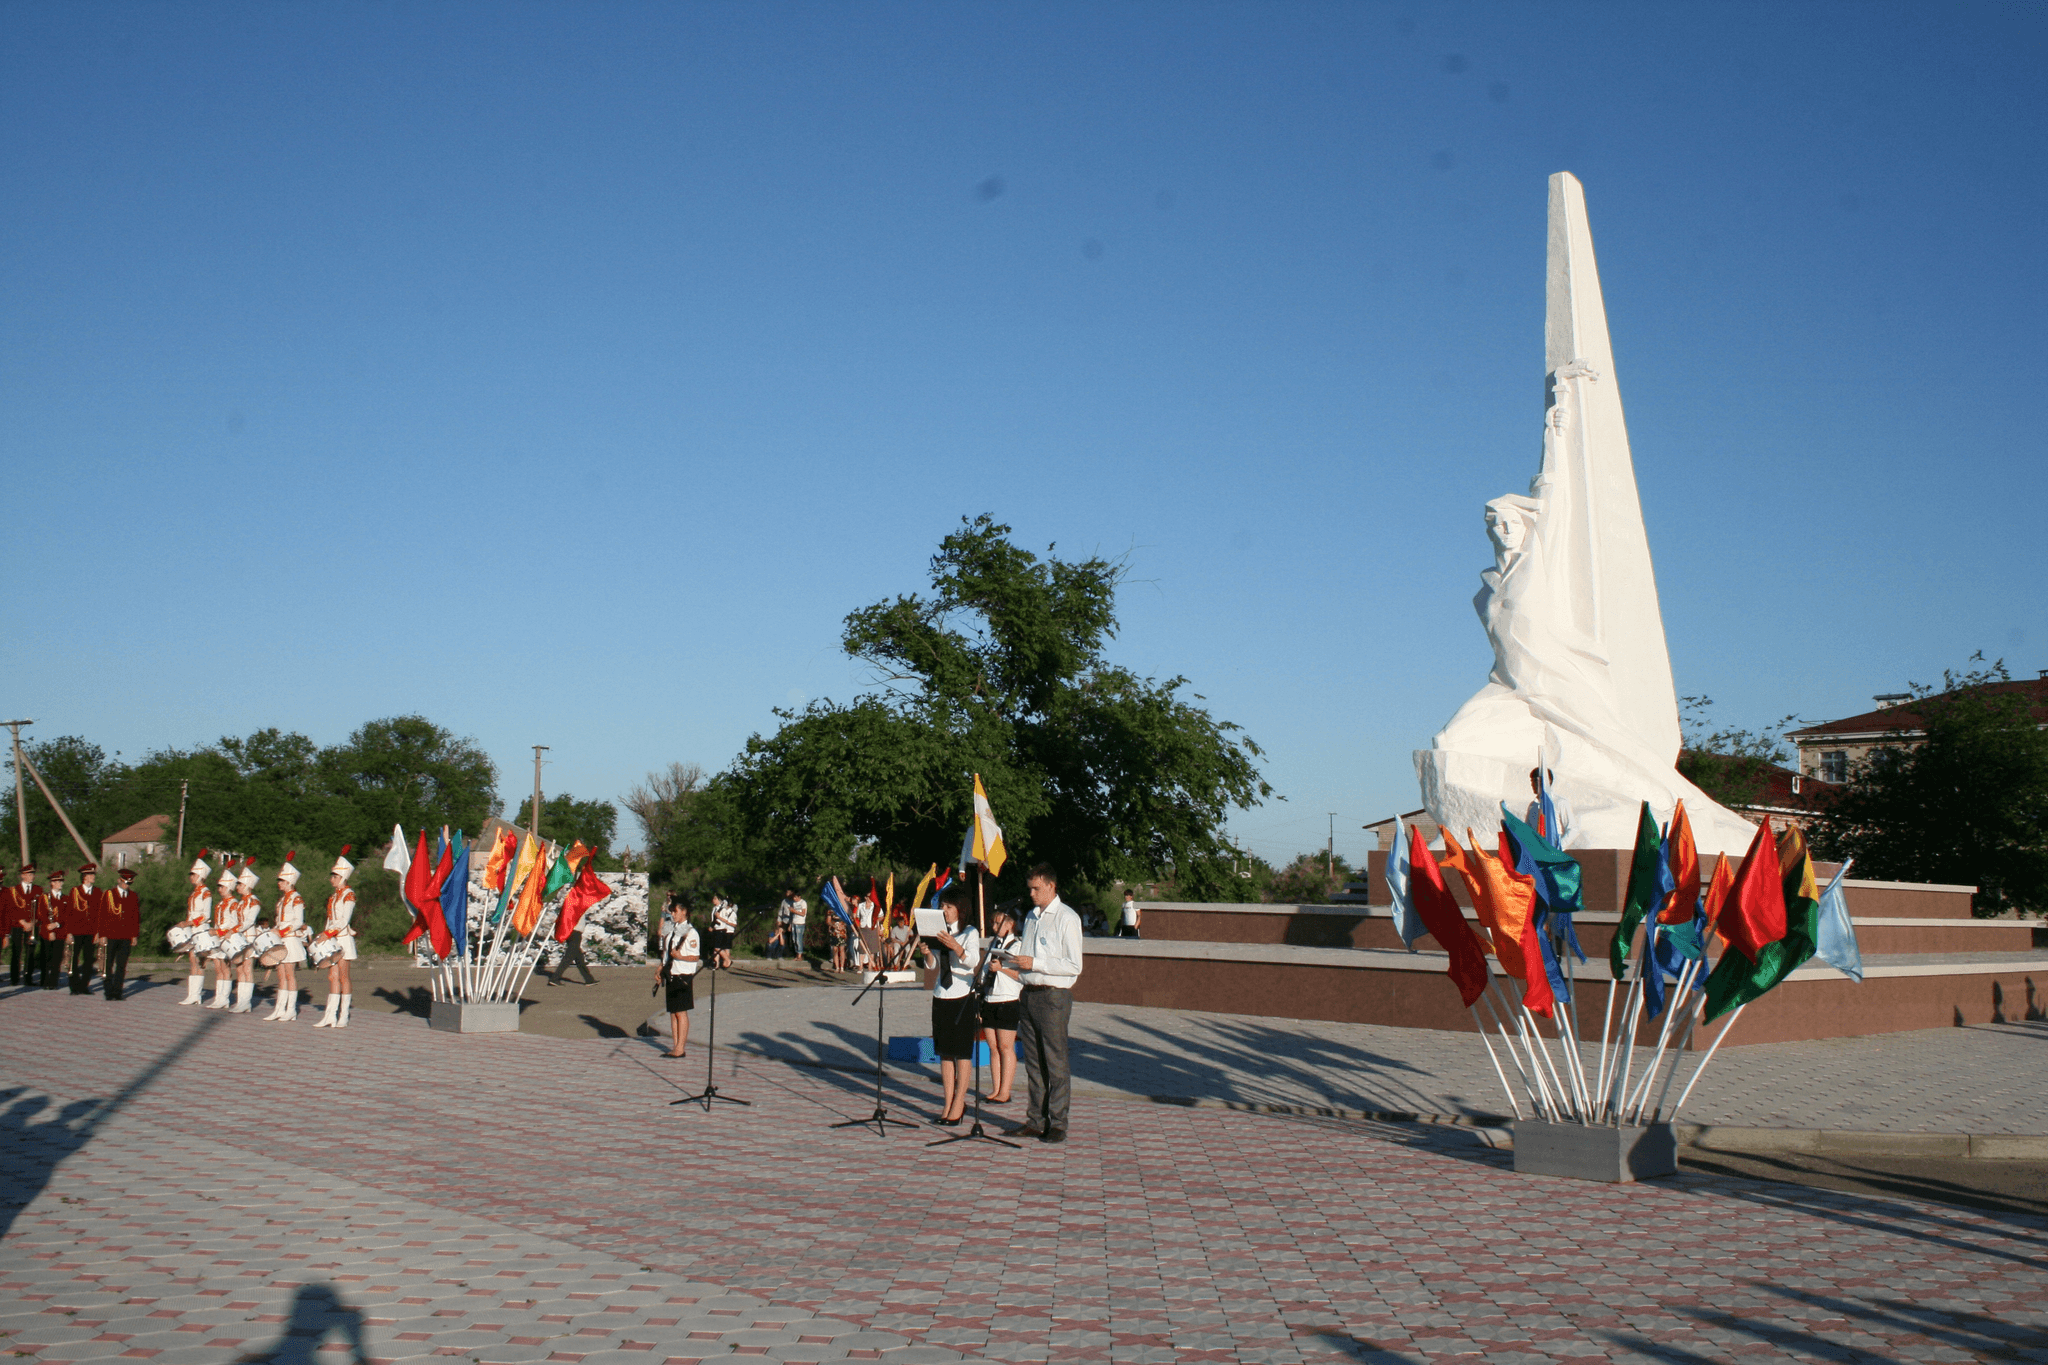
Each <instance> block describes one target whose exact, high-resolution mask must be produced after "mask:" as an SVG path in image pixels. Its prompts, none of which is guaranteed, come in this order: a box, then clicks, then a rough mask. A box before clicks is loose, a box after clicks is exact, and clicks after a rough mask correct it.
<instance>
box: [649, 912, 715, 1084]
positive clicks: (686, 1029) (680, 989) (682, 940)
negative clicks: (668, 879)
mask: <svg viewBox="0 0 2048 1365" xmlns="http://www.w3.org/2000/svg"><path fill="white" fill-rule="evenodd" d="M702 965H704V964H703V955H702V954H701V953H700V952H699V951H698V947H697V930H696V929H695V928H694V927H692V925H691V924H690V903H689V902H688V901H686V900H684V899H683V898H682V897H680V896H677V895H673V894H671V895H670V896H669V902H668V923H666V924H664V925H662V926H661V977H660V980H661V983H662V987H663V989H664V991H665V992H666V994H667V997H668V998H667V999H666V1000H665V1001H664V1002H663V1003H664V1004H665V1005H666V1006H667V1007H668V1029H669V1049H668V1051H667V1052H665V1053H663V1054H662V1055H663V1056H666V1057H681V1056H683V1055H684V1054H685V1053H687V1052H688V1051H689V1050H690V1011H691V1010H692V1009H693V1008H695V1007H696V1004H697V997H696V984H697V969H698V968H699V967H701V966H702Z"/></svg>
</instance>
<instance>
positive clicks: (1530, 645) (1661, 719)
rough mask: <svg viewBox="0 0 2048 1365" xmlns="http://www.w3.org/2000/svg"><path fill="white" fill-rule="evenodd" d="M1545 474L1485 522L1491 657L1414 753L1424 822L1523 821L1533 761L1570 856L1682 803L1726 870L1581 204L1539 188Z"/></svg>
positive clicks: (1617, 839)
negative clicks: (1684, 767) (1693, 767)
mask: <svg viewBox="0 0 2048 1365" xmlns="http://www.w3.org/2000/svg"><path fill="white" fill-rule="evenodd" d="M1547 293H1548V297H1547V300H1546V308H1545V316H1544V343H1545V352H1546V355H1545V362H1546V363H1545V369H1546V371H1547V372H1548V380H1547V385H1546V387H1547V393H1546V398H1545V412H1544V422H1543V464H1542V467H1541V469H1540V470H1539V471H1538V472H1537V474H1536V477H1535V479H1534V480H1533V481H1532V482H1531V483H1530V485H1529V492H1528V495H1527V496H1523V495H1521V494H1515V493H1510V494H1507V495H1505V496H1503V497H1498V498H1495V499H1494V500H1493V501H1492V502H1489V503H1488V504H1486V530H1487V535H1488V536H1489V538H1491V540H1492V541H1493V557H1494V563H1493V567H1492V568H1490V569H1487V570H1486V571H1485V572H1483V573H1482V574H1480V582H1481V584H1482V586H1481V588H1480V590H1479V595H1478V596H1477V597H1475V598H1474V599H1473V600H1472V605H1473V607H1474V608H1475V609H1476V610H1477V611H1478V613H1479V619H1480V620H1481V621H1482V622H1483V623H1484V624H1485V626H1486V635H1487V638H1488V639H1489V640H1490V641H1491V642H1492V644H1493V671H1492V674H1491V675H1490V676H1489V678H1488V680H1487V683H1486V686H1484V687H1482V688H1481V689H1480V690H1479V692H1478V694H1477V695H1475V696H1474V697H1473V698H1472V699H1471V700H1470V701H1468V702H1466V703H1465V704H1464V705H1463V706H1461V707H1459V708H1458V711H1457V714H1455V715H1453V716H1452V717H1451V719H1450V723H1449V724H1447V725H1445V726H1444V728H1443V729H1442V730H1440V731H1438V732H1437V734H1436V737H1435V738H1434V739H1433V740H1431V742H1430V747H1429V748H1427V749H1419V750H1417V751H1416V753H1415V771H1416V776H1417V777H1418V778H1419V779H1420V780H1421V783H1422V798H1423V804H1424V805H1425V806H1427V807H1428V809H1429V813H1430V815H1431V817H1433V818H1434V819H1436V820H1437V821H1438V822H1439V823H1441V824H1442V825H1443V826H1444V827H1446V828H1448V829H1453V830H1464V829H1466V828H1468V827H1469V828H1471V829H1473V830H1475V831H1479V832H1481V833H1484V832H1486V831H1489V830H1493V829H1495V828H1497V827H1498V826H1499V824H1500V807H1501V803H1502V802H1506V803H1507V805H1508V807H1509V809H1511V810H1513V811H1514V812H1515V813H1516V814H1517V815H1519V814H1521V813H1522V812H1523V811H1524V810H1525V809H1526V808H1527V805H1528V802H1529V799H1530V791H1529V770H1530V769H1531V768H1533V767H1535V766H1536V765H1537V762H1538V758H1539V756H1541V759H1542V761H1543V762H1544V763H1546V764H1547V765H1548V766H1549V767H1550V769H1551V770H1552V772H1553V773H1554V774H1555V777H1556V784H1557V789H1558V792H1559V793H1560V795H1562V796H1563V797H1564V798H1565V799H1566V800H1567V801H1568V802H1569V803H1570V805H1571V808H1572V811H1573V819H1572V823H1571V828H1570V830H1569V832H1568V834H1569V837H1568V839H1567V843H1568V845H1569V846H1570V847H1574V848H1629V847H1631V846H1633V845H1634V843H1635V834H1636V821H1637V811H1638V807H1639V805H1640V803H1641V802H1643V801H1645V800H1647V801H1648V802H1649V803H1650V807H1651V809H1652V811H1653V812H1655V813H1656V815H1657V817H1658V818H1659V819H1660V820H1662V819H1668V818H1669V817H1670V813H1671V808H1672V806H1673V805H1675V804H1676V803H1677V801H1678V800H1679V799H1680V798H1681V797H1682V798H1684V800H1685V809H1686V814H1687V816H1688V817H1689V818H1690V819H1691V822H1692V827H1693V835H1694V837H1695V839H1696V840H1697V841H1698V845H1699V848H1700V851H1701V852H1703V853H1720V852H1726V853H1730V854H1740V853H1741V852H1742V851H1743V850H1744V849H1745V848H1747V847H1748V845H1749V841H1750V838H1751V836H1752V834H1753V833H1754V832H1755V827H1754V826H1753V825H1751V824H1750V823H1749V822H1748V821H1747V820H1745V819H1743V818H1742V817H1741V816H1739V815H1737V814H1735V813H1734V812H1733V811H1730V810H1728V809H1726V808H1725V807H1723V806H1720V805H1718V804H1716V803H1715V802H1714V801H1713V800H1712V799H1711V798H1709V797H1708V796H1707V795H1706V793H1704V792H1702V791H1701V790H1700V789H1699V788H1697V787H1695V786H1694V785H1693V784H1692V783H1690V782H1688V781H1686V780H1685V778H1683V777H1681V776H1680V775H1679V773H1678V770H1677V766H1676V764H1677V761H1678V751H1679V742H1680V741H1679V725H1678V696H1677V692H1676V689H1675V688H1674V687H1673V685H1672V681H1671V657H1670V654H1669V652H1668V650H1667V648H1666V646H1665V642H1664V618H1663V614H1662V612H1661V611H1660V610H1659V608H1658V605H1657V580H1656V575H1655V574H1654V572H1653V571H1652V569H1651V567H1650V543H1649V538H1648V536H1647V535H1646V533H1645V532H1644V530H1643V514H1642V505H1641V503H1640V502H1639V501H1638V500H1637V496H1636V478H1635V465H1634V463H1633V461H1632V460H1631V459H1630V456H1629V448H1628V429H1627V427H1626V426H1625V425H1624V423H1623V421H1622V413H1621V392H1620V389H1619V387H1618V386H1617V384H1616V381H1615V376H1614V356H1613V353H1612V350H1611V348H1610V346H1609V343H1608V338H1607V310H1606V306H1605V305H1604V303H1603V302H1602V300H1601V297H1600V278H1599V274H1598V272H1597V270H1596V268H1595V266H1594V261H1593V238H1592V234H1591V232H1590V231H1589V230H1588V228H1587V225H1586V197H1585V191H1584V189H1582V188H1581V187H1580V185H1579V182H1578V181H1577V180H1576V179H1575V178H1573V177H1572V176H1570V175H1568V174H1565V173H1563V172H1560V173H1558V174H1557V175H1553V176H1552V177H1550V249H1549V269H1548V291H1547Z"/></svg>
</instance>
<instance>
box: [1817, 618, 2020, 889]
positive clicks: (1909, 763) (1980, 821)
mask: <svg viewBox="0 0 2048 1365" xmlns="http://www.w3.org/2000/svg"><path fill="white" fill-rule="evenodd" d="M1983 657H1984V656H1983V654H1982V653H1981V652H1980V653H1978V654H1976V655H1973V656H1972V658H1971V662H1973V663H1980V664H1981V663H1982V660H1983ZM1910 690H1911V692H1912V693H1913V697H1914V700H1913V701H1911V702H1909V703H1905V704H1904V705H1906V706H1910V707H1911V708H1912V709H1913V710H1914V711H1917V712H1918V713H1919V716H1920V721H1921V726H1922V728H1923V729H1924V731H1925V736H1926V737H1925V739H1924V740H1923V741H1922V742H1920V743H1918V744H1914V745H1911V746H1910V747H1909V746H1905V745H1900V746H1896V747H1887V748H1882V749H1878V750H1876V751H1875V752H1874V753H1873V754H1872V755H1871V757H1870V759H1869V760H1868V761H1867V762H1865V763H1863V764H1861V765H1860V766H1859V767H1858V768H1857V769H1856V770H1855V771H1853V772H1852V773H1851V774H1850V778H1849V782H1848V783H1847V785H1846V786H1844V787H1842V788H1840V789H1838V790H1837V791H1836V792H1835V794H1834V795H1833V796H1832V797H1831V798H1830V800H1829V801H1828V804H1827V806H1826V808H1825V811H1824V814H1823V817H1822V819H1821V820H1820V821H1819V822H1818V824H1817V825H1816V826H1815V827H1814V828H1813V829H1812V830H1811V838H1812V842H1813V846H1814V849H1815V851H1816V852H1818V853H1819V854H1821V856H1823V857H1828V858H1854V859H1855V860H1856V875H1857V876H1859V877H1874V878H1878V879H1880V880H1885V881H1905V882H1947V883H1950V884H1952V885H1974V886H1976V887H1977V888H1978V892H1977V897H1976V911H1977V913H1978V914H1979V915H1995V914H1998V913H2000V912H2002V911H2006V910H2019V911H2022V912H2025V913H2028V914H2036V915H2039V914H2048V730H2043V729H2042V728H2041V725H2040V722H2039V721H2038V720H2037V719H2036V718H2035V716H2034V714H2033V708H2034V706H2035V705H2037V704H2038V703H2037V702H2036V701H2035V697H2036V696H2037V695H2038V693H2037V690H2036V689H2031V688H2026V687H2020V686H2014V685H2012V682H2011V675H2010V674H2009V673H2008V672H2007V671H2006V668H2005V662H2004V661H2003V660H1997V661H1994V662H1993V663H1991V664H1989V665H1985V666H1983V667H1978V668H1970V669H1964V670H1962V671H1960V672H1958V671H1956V670H1947V671H1945V672H1944V673H1943V686H1942V688H1941V690H1940V691H1938V692H1937V691H1936V690H1935V689H1933V688H1931V687H1926V686H1923V685H1920V684H1915V685H1913V686H1912V688H1911V689H1910Z"/></svg>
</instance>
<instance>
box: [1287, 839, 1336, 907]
mask: <svg viewBox="0 0 2048 1365" xmlns="http://www.w3.org/2000/svg"><path fill="white" fill-rule="evenodd" d="M1333 868H1334V871H1333V870H1332V869H1333ZM1352 875H1353V874H1352V870H1351V864H1350V863H1348V862H1346V861H1345V860H1344V859H1343V858H1342V857H1337V858H1331V857H1330V856H1329V855H1328V854H1327V853H1326V852H1324V851H1323V850H1322V849H1316V850H1314V851H1313V852H1309V853H1303V854H1300V855H1298V856H1297V857H1296V858H1295V859H1294V861H1293V862H1291V863H1289V864H1287V866H1285V867H1283V868H1280V869H1279V870H1278V871H1276V872H1275V873H1274V874H1273V878H1272V882H1271V885H1270V887H1269V889H1268V890H1267V893H1266V899H1268V900H1271V901H1278V902H1280V903H1282V904H1286V903H1288V902H1293V903H1294V904H1297V905H1328V904H1329V903H1330V897H1332V896H1334V895H1336V894H1337V893H1338V892H1339V891H1342V890H1343V889H1344V883H1346V882H1348V881H1350V880H1351V878H1352Z"/></svg>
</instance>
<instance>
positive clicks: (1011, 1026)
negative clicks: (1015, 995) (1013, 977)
mask: <svg viewBox="0 0 2048 1365" xmlns="http://www.w3.org/2000/svg"><path fill="white" fill-rule="evenodd" d="M981 1026H982V1027H983V1028H992V1029H998V1030H1000V1031H1002V1032H1004V1033H1015V1032H1016V1031H1017V1002H1016V1001H1015V1000H984V1001H982V1002H981Z"/></svg>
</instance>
